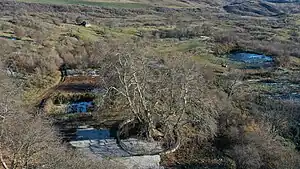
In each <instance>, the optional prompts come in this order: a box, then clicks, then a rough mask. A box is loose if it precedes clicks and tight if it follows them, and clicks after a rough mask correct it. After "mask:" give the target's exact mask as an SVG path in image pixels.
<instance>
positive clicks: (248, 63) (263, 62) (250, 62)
mask: <svg viewBox="0 0 300 169" xmlns="http://www.w3.org/2000/svg"><path fill="white" fill-rule="evenodd" d="M229 59H230V60H231V61H234V62H238V63H241V64H243V65H244V66H245V68H248V69H256V68H268V67H272V66H273V65H274V60H273V58H272V57H271V56H266V55H262V54H255V53H249V52H234V53H231V54H230V55H229Z"/></svg>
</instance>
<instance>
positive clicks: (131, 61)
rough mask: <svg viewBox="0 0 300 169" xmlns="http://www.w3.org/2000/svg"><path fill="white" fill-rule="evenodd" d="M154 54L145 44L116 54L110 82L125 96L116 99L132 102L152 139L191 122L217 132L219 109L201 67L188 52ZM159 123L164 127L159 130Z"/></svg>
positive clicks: (130, 103)
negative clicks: (163, 55)
mask: <svg viewBox="0 0 300 169" xmlns="http://www.w3.org/2000/svg"><path fill="white" fill-rule="evenodd" d="M151 54H152V53H151V52H149V53H147V49H145V47H135V48H134V49H133V50H132V49H131V50H130V51H127V50H123V51H122V52H119V53H118V54H117V55H116V57H115V58H116V60H117V62H116V63H115V64H114V66H113V67H114V69H112V71H113V72H114V73H110V75H111V76H112V78H111V79H116V82H115V83H111V84H109V85H108V89H109V90H110V91H114V92H115V91H116V95H118V96H121V97H118V98H119V100H118V101H116V103H120V104H125V105H128V106H127V108H128V109H127V111H129V112H130V113H132V115H133V116H134V117H135V118H136V119H137V120H138V122H139V123H140V124H142V126H144V128H143V129H142V133H144V134H145V136H146V137H147V138H148V139H149V140H153V137H155V136H157V135H159V134H161V132H163V133H164V134H166V133H168V132H169V131H174V130H178V128H179V127H180V126H182V125H184V124H187V123H194V124H197V125H198V126H199V128H201V130H200V131H202V132H203V133H205V134H204V135H205V136H207V135H211V134H213V133H214V132H215V130H216V128H217V127H216V120H215V117H216V116H217V111H215V110H214V109H213V98H212V97H213V96H209V95H208V94H207V93H208V91H209V90H207V81H206V80H205V78H204V76H203V74H202V71H201V67H200V66H199V65H196V64H194V63H192V61H191V60H190V59H191V58H190V57H189V56H188V55H186V56H182V57H168V58H167V59H158V58H156V57H150V56H153V55H151ZM182 58H185V59H182ZM113 76H116V77H117V78H113ZM120 100H122V101H120ZM124 111H125V110H124ZM158 124H159V126H163V127H162V128H163V130H164V131H161V132H158V131H157V126H158ZM208 133H209V134H208Z"/></svg>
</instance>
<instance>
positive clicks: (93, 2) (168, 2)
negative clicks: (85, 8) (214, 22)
mask: <svg viewBox="0 0 300 169" xmlns="http://www.w3.org/2000/svg"><path fill="white" fill-rule="evenodd" d="M17 1H20V2H32V3H49V4H72V5H74V4H75V5H90V6H100V7H110V8H146V7H151V6H164V7H174V8H176V7H196V6H198V5H199V4H198V3H197V2H188V1H187V2H182V1H179V0H175V1H174V0H157V1H150V0H138V1H132V0H124V1H116V0H17Z"/></svg>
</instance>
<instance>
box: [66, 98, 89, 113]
mask: <svg viewBox="0 0 300 169" xmlns="http://www.w3.org/2000/svg"><path fill="white" fill-rule="evenodd" d="M93 107H94V103H93V102H92V101H89V102H75V103H72V104H70V105H68V107H67V113H87V112H89V111H91V109H92V108H93Z"/></svg>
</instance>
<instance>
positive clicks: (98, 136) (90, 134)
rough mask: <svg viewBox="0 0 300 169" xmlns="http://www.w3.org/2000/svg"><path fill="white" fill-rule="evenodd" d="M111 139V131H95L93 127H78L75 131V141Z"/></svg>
mask: <svg viewBox="0 0 300 169" xmlns="http://www.w3.org/2000/svg"><path fill="white" fill-rule="evenodd" d="M110 138H112V134H111V131H110V130H109V129H95V128H93V127H87V128H85V127H83V128H81V127H79V128H77V131H76V137H75V140H76V141H79V140H103V139H110Z"/></svg>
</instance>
